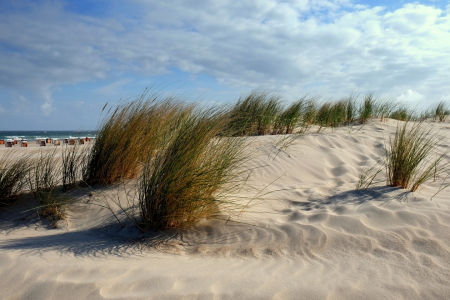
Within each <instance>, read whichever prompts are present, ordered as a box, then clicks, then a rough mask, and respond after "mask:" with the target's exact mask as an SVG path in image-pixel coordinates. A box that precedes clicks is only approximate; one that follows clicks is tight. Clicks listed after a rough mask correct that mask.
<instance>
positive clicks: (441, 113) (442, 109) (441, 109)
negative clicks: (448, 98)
mask: <svg viewBox="0 0 450 300" xmlns="http://www.w3.org/2000/svg"><path fill="white" fill-rule="evenodd" d="M432 113H433V114H434V119H435V120H439V121H440V122H444V121H445V119H446V118H447V116H448V115H449V114H450V110H449V108H448V104H447V102H445V101H441V102H439V103H438V104H437V105H436V107H434V109H432Z"/></svg>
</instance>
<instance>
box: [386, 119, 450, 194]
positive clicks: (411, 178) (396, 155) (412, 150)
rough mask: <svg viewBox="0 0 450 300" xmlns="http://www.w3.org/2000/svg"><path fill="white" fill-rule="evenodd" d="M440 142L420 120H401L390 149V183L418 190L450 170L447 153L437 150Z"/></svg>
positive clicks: (387, 157)
mask: <svg viewBox="0 0 450 300" xmlns="http://www.w3.org/2000/svg"><path fill="white" fill-rule="evenodd" d="M437 142H438V140H437V138H436V136H435V135H433V134H432V133H431V130H424V129H423V128H422V123H420V122H418V123H414V124H410V123H409V122H405V123H403V125H401V124H398V125H397V130H396V132H395V136H394V137H393V138H390V139H389V146H388V147H387V149H386V177H387V184H388V185H390V186H396V187H401V188H404V189H409V190H410V191H411V192H414V191H416V190H417V188H418V187H419V186H420V185H421V184H423V183H424V182H426V181H427V180H429V179H430V178H433V177H435V176H437V175H438V174H440V173H441V172H443V171H444V170H446V169H447V168H448V167H449V164H448V163H447V164H442V160H443V158H444V155H445V153H444V154H440V155H439V154H435V152H436V144H437ZM433 157H434V158H433Z"/></svg>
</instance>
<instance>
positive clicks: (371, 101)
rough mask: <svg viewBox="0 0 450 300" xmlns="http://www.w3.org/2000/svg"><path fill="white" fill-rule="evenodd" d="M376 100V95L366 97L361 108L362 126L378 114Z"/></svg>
mask: <svg viewBox="0 0 450 300" xmlns="http://www.w3.org/2000/svg"><path fill="white" fill-rule="evenodd" d="M376 101H377V100H376V98H375V94H374V93H368V94H366V95H365V97H364V100H363V102H362V103H361V105H360V107H359V122H360V123H361V124H365V123H367V121H368V120H369V119H370V118H373V117H374V113H375V112H376Z"/></svg>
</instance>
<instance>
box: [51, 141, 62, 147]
mask: <svg viewBox="0 0 450 300" xmlns="http://www.w3.org/2000/svg"><path fill="white" fill-rule="evenodd" d="M53 145H55V146H59V145H61V142H60V141H59V140H57V141H55V142H54V143H53Z"/></svg>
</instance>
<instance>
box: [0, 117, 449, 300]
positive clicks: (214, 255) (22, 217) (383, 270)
mask: <svg viewBox="0 0 450 300" xmlns="http://www.w3.org/2000/svg"><path fill="white" fill-rule="evenodd" d="M396 124H397V121H394V120H388V121H387V122H379V121H371V122H370V123H369V124H366V125H364V126H354V127H342V128H338V129H335V130H334V131H332V130H331V129H327V130H326V131H325V132H323V133H315V131H314V130H312V131H311V133H309V134H307V135H303V136H300V137H298V138H296V139H295V140H293V141H291V143H290V145H288V146H287V145H285V146H287V147H282V144H283V143H282V142H281V141H280V137H279V136H262V137H256V138H252V139H253V140H252V141H251V144H250V146H249V150H250V151H251V153H253V155H252V158H251V160H250V161H248V163H247V167H248V168H253V172H252V173H251V176H250V177H249V180H248V182H247V185H246V187H244V188H243V189H242V190H241V191H240V192H239V193H238V194H236V195H234V196H236V197H239V198H240V199H242V200H240V201H242V203H246V202H249V200H251V199H253V200H252V201H251V202H250V203H249V204H250V205H249V207H248V208H247V209H246V211H245V212H244V213H243V214H242V216H241V217H240V218H237V219H235V221H238V222H232V221H226V220H213V219H212V220H204V221H202V222H201V223H200V224H198V225H197V226H196V227H195V228H193V229H192V230H187V231H182V232H165V233H148V234H147V238H145V239H142V238H140V233H139V232H138V231H137V230H136V229H135V228H134V227H133V226H131V225H129V224H124V225H125V227H121V226H120V225H119V224H118V223H117V222H116V221H115V218H114V216H113V215H112V214H111V211H110V210H109V209H107V208H105V207H104V206H105V205H110V207H111V209H112V210H113V211H115V212H117V214H118V215H119V217H120V212H119V210H118V208H117V205H116V203H114V201H115V200H114V199H117V197H119V198H120V199H123V201H125V199H126V197H125V195H126V194H127V193H128V197H132V195H131V194H132V193H131V194H130V190H131V188H130V186H128V185H132V183H129V184H128V185H124V186H121V185H119V186H116V187H112V188H111V187H110V188H106V187H93V189H92V190H91V189H82V190H77V191H74V192H73V196H74V197H75V198H76V201H74V202H73V203H72V204H71V205H70V206H69V207H68V208H67V219H66V220H64V221H60V223H59V224H58V228H56V229H53V228H52V226H51V223H50V222H49V221H46V220H42V219H39V218H38V217H37V214H36V213H35V212H34V211H33V210H31V211H27V212H25V213H23V211H26V210H28V209H31V208H32V207H33V203H32V200H30V199H22V201H21V203H18V204H17V205H16V206H14V207H11V208H10V209H8V210H5V211H2V212H1V215H0V218H1V221H0V232H1V234H0V278H1V280H0V298H1V299H47V300H48V299H54V300H62V299H449V298H450V282H449V281H450V188H448V189H445V190H443V191H441V192H440V193H438V194H437V195H435V194H436V192H438V191H439V188H440V187H441V184H442V178H437V179H436V181H434V182H428V183H426V184H424V185H423V186H422V187H421V188H419V190H418V191H417V192H414V193H408V192H407V191H406V190H402V189H397V188H392V187H387V186H386V185H385V183H383V182H382V183H379V184H376V185H374V186H372V187H370V188H368V189H367V190H359V191H357V190H355V186H356V183H357V182H358V179H359V175H360V173H361V171H362V170H363V169H364V168H365V167H370V166H372V165H373V164H374V163H375V162H376V161H377V160H379V159H380V158H381V153H382V151H383V148H384V146H385V143H386V141H387V139H388V137H389V135H390V134H392V133H394V132H395V128H396ZM428 126H433V128H435V129H436V130H439V131H438V133H437V134H438V136H439V137H440V144H439V150H440V151H447V150H449V149H450V148H449V147H450V144H449V141H448V137H450V123H448V122H447V123H431V124H429V125H428ZM284 142H286V141H284ZM9 150H11V149H8V148H4V147H0V153H3V151H9ZM31 150H33V149H31V148H28V149H19V150H18V151H22V152H25V151H31ZM449 159H450V155H448V154H447V155H446V156H445V160H447V161H448V160H449ZM434 195H435V196H434ZM433 196H434V197H433ZM20 212H22V213H20Z"/></svg>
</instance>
